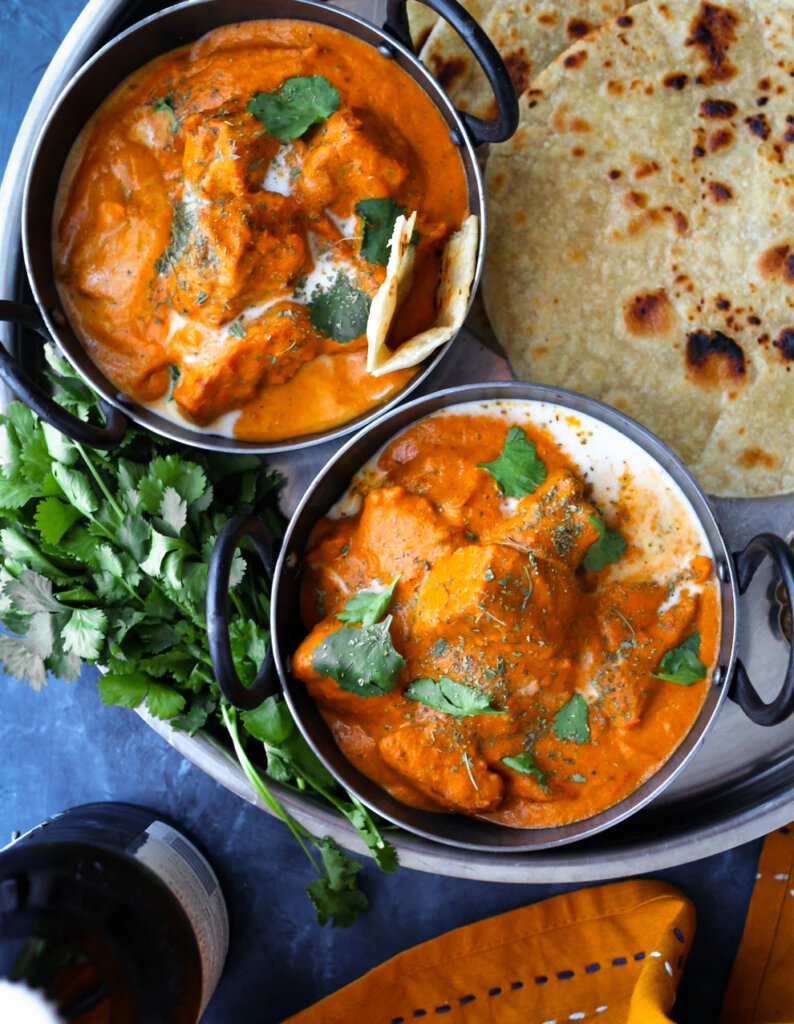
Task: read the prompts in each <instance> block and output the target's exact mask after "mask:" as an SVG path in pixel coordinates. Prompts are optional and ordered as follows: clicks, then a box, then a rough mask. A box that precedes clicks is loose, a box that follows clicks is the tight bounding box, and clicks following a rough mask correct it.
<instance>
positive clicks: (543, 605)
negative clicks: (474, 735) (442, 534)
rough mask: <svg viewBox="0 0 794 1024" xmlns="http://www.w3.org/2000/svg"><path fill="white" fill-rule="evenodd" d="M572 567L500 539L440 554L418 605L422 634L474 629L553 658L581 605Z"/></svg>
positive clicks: (415, 619) (415, 617)
mask: <svg viewBox="0 0 794 1024" xmlns="http://www.w3.org/2000/svg"><path fill="white" fill-rule="evenodd" d="M579 602H580V594H579V588H578V587H577V586H576V581H575V579H574V577H573V573H572V571H571V570H569V569H567V568H566V567H565V566H560V565H558V564H556V563H550V562H547V561H545V560H544V559H539V558H535V557H534V556H533V555H530V556H527V554H525V553H524V552H521V551H518V550H516V549H515V548H512V547H508V546H504V545H499V544H470V545H468V546H467V547H463V548H458V549H457V551H454V552H452V553H451V554H449V555H447V556H445V557H443V558H440V559H438V560H437V561H436V562H435V564H434V565H433V568H432V569H431V570H430V572H428V573H427V575H426V577H425V579H424V580H423V582H422V584H421V586H420V588H419V592H418V598H417V601H416V606H415V608H414V609H413V614H412V618H411V629H412V631H413V632H414V633H416V634H417V635H421V634H423V633H426V634H434V633H437V632H439V631H440V630H443V632H444V634H445V635H446V634H447V633H449V632H450V631H452V632H459V633H469V632H470V631H471V630H472V629H474V628H476V629H477V630H478V633H479V635H480V636H482V637H483V638H486V639H489V640H495V641H498V642H502V643H506V644H510V643H512V644H514V645H516V646H520V647H522V648H526V649H527V650H528V651H530V652H531V653H533V654H534V655H535V656H537V657H542V658H547V657H550V656H551V655H552V654H553V652H554V650H555V649H556V648H557V647H558V646H559V645H560V644H561V643H562V642H563V641H564V640H565V636H566V634H567V631H568V627H569V625H570V623H571V621H572V620H573V618H574V616H575V615H576V612H577V609H578V608H579Z"/></svg>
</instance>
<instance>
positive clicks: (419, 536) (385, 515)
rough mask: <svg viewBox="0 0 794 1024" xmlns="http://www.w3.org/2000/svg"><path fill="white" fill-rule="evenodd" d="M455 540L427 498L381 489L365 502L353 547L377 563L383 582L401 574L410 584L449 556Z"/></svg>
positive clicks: (396, 488) (404, 580)
mask: <svg viewBox="0 0 794 1024" xmlns="http://www.w3.org/2000/svg"><path fill="white" fill-rule="evenodd" d="M456 536H457V531H456V530H455V529H454V528H453V527H452V526H450V525H449V523H447V522H446V521H445V520H444V519H443V518H442V517H441V516H440V515H439V513H438V511H437V509H436V508H435V506H434V505H433V504H432V503H431V502H429V501H428V500H427V499H426V498H422V497H420V496H419V495H416V494H410V493H409V492H408V491H406V490H404V489H403V488H402V487H379V488H378V489H377V490H374V491H370V493H369V494H368V495H367V496H366V497H365V498H364V502H363V505H362V509H361V517H360V519H359V521H358V527H357V529H356V532H355V534H354V538H353V544H354V545H355V547H356V548H357V549H363V550H365V551H367V552H369V553H370V554H371V555H372V557H374V558H375V559H377V564H378V566H379V568H380V572H381V574H382V576H383V578H386V579H393V578H394V577H395V576H397V575H398V574H399V575H400V576H401V579H402V582H403V583H409V582H411V581H412V580H415V579H418V578H419V577H420V576H422V575H423V574H424V573H425V572H427V570H428V569H429V568H430V567H431V566H432V565H433V563H434V562H435V561H436V559H438V558H440V557H442V556H443V555H445V554H448V553H449V552H450V551H451V550H452V547H453V543H454V541H455V539H456Z"/></svg>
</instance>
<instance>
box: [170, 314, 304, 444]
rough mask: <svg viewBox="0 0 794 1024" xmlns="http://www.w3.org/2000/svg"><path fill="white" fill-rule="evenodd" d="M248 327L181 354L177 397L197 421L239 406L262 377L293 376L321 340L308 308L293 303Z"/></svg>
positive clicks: (280, 378)
mask: <svg viewBox="0 0 794 1024" xmlns="http://www.w3.org/2000/svg"><path fill="white" fill-rule="evenodd" d="M244 330H245V335H244V336H243V337H242V338H238V337H236V336H234V335H231V334H226V335H225V336H224V338H223V342H222V347H221V346H218V345H214V346H212V347H206V348H203V349H202V350H201V351H200V354H199V355H198V356H196V357H194V358H191V359H189V360H187V359H186V360H183V363H182V366H183V369H182V373H181V375H180V377H179V382H178V383H177V385H176V387H175V388H174V399H175V401H176V402H177V404H178V405H179V406H180V408H181V409H182V410H183V411H184V412H185V413H187V414H188V415H189V416H191V417H192V418H193V419H194V420H195V421H196V422H197V423H200V424H206V423H211V422H212V421H213V420H214V419H216V418H217V417H218V416H220V415H222V414H223V413H225V412H229V411H230V410H231V409H237V408H239V407H240V406H241V405H242V404H243V403H244V402H247V401H248V400H249V399H250V398H252V397H253V396H254V394H255V393H256V391H257V389H258V387H259V386H260V384H262V383H263V382H267V383H268V384H281V383H283V382H284V381H285V380H289V379H290V378H291V377H293V376H294V375H295V374H296V373H297V371H298V369H299V368H300V367H301V366H302V365H303V364H304V363H306V362H308V361H309V360H310V359H313V358H314V356H315V354H316V353H317V349H318V346H319V345H320V344H321V343H322V338H321V336H320V335H319V334H318V333H317V332H316V331H315V329H314V328H313V327H312V325H311V321H310V320H309V317H308V314H307V312H306V308H305V307H303V306H296V305H294V304H291V303H278V304H277V305H276V306H272V307H271V308H270V309H269V310H267V312H266V313H264V314H263V315H262V316H261V317H260V319H259V320H257V321H255V322H254V323H251V324H248V325H247V326H246V327H245V328H244ZM175 342H177V343H178V338H177V339H175Z"/></svg>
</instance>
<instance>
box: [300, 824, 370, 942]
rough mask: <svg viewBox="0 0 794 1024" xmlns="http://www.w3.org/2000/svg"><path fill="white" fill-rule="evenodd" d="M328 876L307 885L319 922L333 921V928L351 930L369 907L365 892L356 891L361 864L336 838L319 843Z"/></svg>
mask: <svg viewBox="0 0 794 1024" xmlns="http://www.w3.org/2000/svg"><path fill="white" fill-rule="evenodd" d="M318 846H319V849H320V854H321V857H322V862H323V868H324V869H325V872H326V876H327V877H324V878H316V879H315V880H314V881H313V882H310V883H309V885H307V886H306V892H307V893H308V896H309V899H310V900H311V902H312V906H313V907H314V910H315V913H316V914H317V923H318V924H320V925H324V924H327V923H328V922H329V921H330V922H331V927H333V928H348V927H349V926H350V925H351V924H353V922H354V921H355V920H356V918H357V917H358V915H359V914H362V913H363V912H364V911H365V910H367V909H368V907H369V901H368V900H367V897H366V896H365V895H364V893H363V892H362V891H361V890H360V889H358V888H356V886H357V879H356V875H357V874H358V872H359V871H360V870H361V865H360V864H359V863H358V862H357V861H355V860H353V858H352V857H351V856H350V855H349V854H347V853H345V851H344V850H343V849H342V848H341V847H340V846H338V845H337V843H335V842H334V840H333V839H324V840H322V842H321V843H319V844H318Z"/></svg>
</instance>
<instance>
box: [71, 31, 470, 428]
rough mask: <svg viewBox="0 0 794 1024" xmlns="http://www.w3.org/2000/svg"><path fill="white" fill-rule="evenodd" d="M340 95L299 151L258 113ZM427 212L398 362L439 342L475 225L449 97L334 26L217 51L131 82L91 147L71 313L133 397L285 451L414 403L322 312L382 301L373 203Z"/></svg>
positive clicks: (198, 49) (75, 222)
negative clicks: (284, 444) (424, 341)
mask: <svg viewBox="0 0 794 1024" xmlns="http://www.w3.org/2000/svg"><path fill="white" fill-rule="evenodd" d="M300 76H323V77H325V78H326V79H327V80H328V82H330V83H331V84H332V86H333V87H334V88H335V89H336V90H337V91H338V93H339V105H338V108H337V109H336V110H335V111H334V112H333V113H331V114H330V116H328V117H327V118H325V119H324V120H322V121H321V122H320V123H318V124H315V125H313V126H311V127H310V128H309V129H308V130H307V131H306V132H305V133H304V134H303V135H302V136H301V137H298V138H292V139H289V140H287V141H283V142H282V141H280V140H279V138H276V137H274V136H273V135H271V134H269V133H268V132H267V131H265V130H264V128H263V124H262V123H261V121H260V120H258V119H257V118H256V117H255V116H254V115H253V113H250V112H249V111H248V109H247V107H248V104H249V103H250V101H251V100H252V98H253V97H254V96H255V95H257V94H259V93H277V92H278V91H279V90H280V89H281V88H282V87H283V84H284V83H285V82H286V81H288V80H289V79H292V78H296V77H300ZM388 197H391V198H393V199H395V200H396V202H397V203H398V204H399V206H400V207H402V208H404V209H406V210H408V211H414V210H415V211H416V212H417V215H418V217H417V225H416V226H417V231H418V234H417V235H416V237H415V242H416V263H415V271H414V278H413V283H412V285H411V291H410V294H409V296H408V298H407V300H406V301H405V302H403V304H402V306H401V307H400V309H399V310H398V314H397V317H396V319H395V322H394V324H393V326H392V329H391V332H390V336H389V339H388V340H389V344H390V345H394V346H396V345H399V344H400V342H402V341H404V340H406V339H407V338H410V337H413V336H414V335H415V334H417V333H419V332H420V331H422V330H424V329H425V328H427V327H428V326H430V324H431V322H432V321H433V317H434V311H435V310H434V303H435V289H436V285H437V282H438V276H439V265H440V259H441V254H442V251H443V248H444V244H445V242H446V241H447V239H448V238H449V237H450V235H451V234H452V233H453V232H454V231H455V230H456V229H457V228H459V227H460V225H461V222H462V220H463V217H464V216H465V214H466V211H467V207H468V194H467V187H466V180H465V175H464V170H463V166H462V163H461V160H460V157H459V154H458V152H457V150H456V148H455V147H454V146H453V144H452V143H451V141H450V137H449V132H448V130H447V128H446V125H445V123H444V121H443V119H442V117H441V115H440V114H439V112H438V111H437V110H436V108H435V107H434V105H433V103H432V101H431V100H430V99H429V97H428V96H427V95H426V94H425V93H424V92H423V91H422V89H421V88H420V87H419V86H418V85H416V84H415V83H414V82H413V81H412V80H411V79H410V78H409V77H408V76H407V75H406V74H405V73H404V72H403V71H402V70H401V69H400V68H399V67H398V66H397V65H396V64H395V62H394V61H391V60H387V59H386V58H384V57H382V56H381V55H380V54H379V53H378V52H377V51H376V50H375V49H374V48H372V47H371V46H368V45H366V44H365V43H362V42H360V41H359V40H357V39H355V38H353V37H351V36H349V35H347V34H346V33H343V32H341V31H338V30H336V29H332V28H328V27H326V26H323V25H317V24H313V23H311V22H298V21H286V20H272V21H259V22H248V23H244V24H239V25H232V26H228V27H225V28H221V29H217V30H216V31H214V32H210V33H209V34H208V35H206V36H205V37H204V38H203V39H201V40H199V41H198V42H197V43H195V44H194V45H192V46H187V47H184V48H181V49H178V50H174V51H173V52H171V53H168V54H166V55H165V56H163V57H160V58H158V59H157V60H154V61H152V62H151V63H149V64H147V65H146V66H145V67H143V68H141V69H140V70H139V71H137V72H135V73H134V74H133V75H131V76H130V77H129V78H127V79H126V80H125V81H124V82H123V83H122V84H121V85H120V86H119V87H118V88H117V89H116V90H115V92H114V93H113V94H112V95H111V96H110V97H109V98H108V99H107V100H106V101H105V102H104V103H103V104H102V106H101V107H100V108H99V110H98V111H97V112H96V114H95V115H94V117H93V118H92V119H91V121H90V122H89V124H88V125H87V126H86V128H85V129H84V130H83V132H82V134H81V136H80V137H79V139H78V141H77V143H76V144H75V147H74V149H73V151H72V153H71V155H70V158H69V160H68V162H67V165H66V168H65V170H64V174H63V177H62V180H61V184H60V189H59V196H58V202H57V205H56V216H55V223H54V241H53V248H54V259H55V268H56V276H57V280H58V285H59V290H60V293H61V298H62V300H63V304H64V308H65V310H66V312H67V315H68V316H69V319H70V321H71V322H72V324H73V326H74V328H75V330H76V331H77V333H78V335H79V337H80V339H81V340H82V342H83V344H84V345H85V347H86V348H87V350H88V352H89V353H90V354H91V356H92V358H93V359H94V361H95V362H96V363H97V364H98V365H99V367H100V368H101V369H102V371H103V372H104V373H105V374H106V375H107V376H108V377H109V378H110V380H112V381H113V382H114V384H115V385H116V386H117V387H118V388H119V389H120V390H121V391H122V392H124V393H125V394H127V395H130V396H132V398H134V399H135V400H136V401H138V402H140V403H142V404H145V405H150V406H152V407H153V408H155V410H156V411H158V412H159V413H160V414H162V415H165V416H167V417H169V418H171V419H176V420H177V421H179V422H181V423H182V424H183V425H188V426H191V427H194V428H196V429H202V428H205V429H209V430H211V431H212V432H213V433H222V434H226V435H233V436H235V437H238V438H241V439H244V440H276V439H284V438H289V437H295V436H298V435H300V434H305V433H309V432H314V431H319V430H324V429H328V428H330V427H333V426H336V425H338V424H340V423H343V422H345V421H347V420H349V419H352V418H353V417H355V416H357V415H360V414H361V413H363V412H365V411H366V410H368V409H370V408H372V407H373V406H375V405H377V404H378V403H380V402H382V401H384V400H386V399H387V398H389V397H390V396H391V395H393V394H395V393H396V392H397V391H398V390H399V389H400V388H402V387H403V386H404V385H405V384H406V383H407V382H408V380H409V379H410V378H411V377H412V376H413V374H414V373H415V372H416V368H415V367H411V368H408V369H405V370H400V371H396V372H393V373H389V374H386V375H384V376H381V377H375V376H371V375H369V374H367V372H366V369H365V364H366V336H365V335H364V333H363V332H362V334H361V335H360V336H359V337H357V338H354V339H352V340H350V341H345V342H342V341H335V340H333V338H331V337H328V336H326V334H325V333H324V332H323V331H321V330H318V329H317V328H316V327H315V326H314V325H313V322H312V320H311V319H310V317H309V313H308V304H309V303H310V302H311V300H312V297H313V296H314V295H315V294H316V293H317V292H318V291H327V290H328V289H329V288H330V287H331V286H332V284H333V282H334V281H336V280H337V279H338V275H339V274H340V273H342V274H343V275H344V276H345V278H346V279H347V280H348V281H349V283H350V284H351V285H352V286H353V287H355V288H356V289H357V290H359V291H361V292H363V293H365V295H366V296H368V297H370V298H371V297H372V295H373V294H374V293H375V292H376V291H377V289H378V288H379V286H380V285H381V283H382V282H383V279H384V275H385V267H384V266H383V265H382V264H380V263H378V262H374V263H371V262H368V260H367V259H365V258H363V256H362V255H361V252H360V249H361V234H362V222H361V218H360V217H358V216H357V215H356V212H355V206H356V203H357V202H359V201H361V200H365V199H373V198H376V199H383V198H388Z"/></svg>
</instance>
